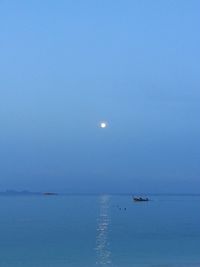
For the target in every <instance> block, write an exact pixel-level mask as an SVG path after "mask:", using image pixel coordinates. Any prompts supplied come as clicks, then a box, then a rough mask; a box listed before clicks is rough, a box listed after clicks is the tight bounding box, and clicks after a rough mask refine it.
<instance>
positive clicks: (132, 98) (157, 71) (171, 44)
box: [0, 0, 200, 193]
mask: <svg viewBox="0 0 200 267" xmlns="http://www.w3.org/2000/svg"><path fill="white" fill-rule="evenodd" d="M199 10H200V1H198V0H191V1H186V0H176V1H171V0H169V1H158V0H153V1H140V0H136V1H132V0H127V1H122V0H120V1H113V0H111V1H105V0H103V1H91V0H86V1H79V0H75V1H64V0H61V1H59V2H55V1H52V0H48V1H47V0H44V1H39V0H34V1H33V0H30V1H28V2H27V1H25V0H19V1H14V0H11V1H1V2H0V31H1V49H0V57H1V63H0V71H1V79H0V122H1V127H0V159H1V160H0V177H1V179H0V190H5V189H9V188H11V189H16V190H24V189H28V190H30V191H58V192H68V193H70V192H74V191H78V192H82V193H84V192H87V193H92V192H112V193H115V192H121V193H124V192H129V191H131V192H154V193H159V192H162V193H166V192H171V193H174V192H176V193H184V192H190V193H191V192H193V193H199V188H200V179H199V177H200V164H199V160H200V152H199V151H200V139H199V136H200V123H199V114H200V105H199V103H200V90H199V88H200V75H199V68H200V50H199V47H200V35H199V25H200V16H199ZM100 121H107V122H108V127H107V128H105V129H102V128H100V127H99V123H100Z"/></svg>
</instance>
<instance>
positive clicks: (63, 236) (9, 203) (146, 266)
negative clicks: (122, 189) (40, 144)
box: [0, 195, 200, 267]
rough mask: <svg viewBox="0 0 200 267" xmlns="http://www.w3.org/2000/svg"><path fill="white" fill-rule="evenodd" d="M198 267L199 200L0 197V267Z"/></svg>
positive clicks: (181, 197) (187, 197) (173, 197)
mask: <svg viewBox="0 0 200 267" xmlns="http://www.w3.org/2000/svg"><path fill="white" fill-rule="evenodd" d="M100 266H105V267H106V266H108V267H111V266H112V267H136V266H137V267H159V266H160V267H186V266H189V267H190V266H191V267H197V266H198V267H199V266H200V196H194V195H151V196H150V201H149V202H134V201H133V200H132V196H131V195H58V196H42V195H41V196H39V195H38V196H11V195H10V196H0V267H100Z"/></svg>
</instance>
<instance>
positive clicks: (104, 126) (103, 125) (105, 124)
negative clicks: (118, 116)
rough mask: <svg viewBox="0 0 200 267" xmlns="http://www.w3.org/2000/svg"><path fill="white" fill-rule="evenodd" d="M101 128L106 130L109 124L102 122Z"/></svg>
mask: <svg viewBox="0 0 200 267" xmlns="http://www.w3.org/2000/svg"><path fill="white" fill-rule="evenodd" d="M99 126H100V128H103V129H104V128H106V127H107V126H108V124H107V122H105V121H102V122H100V124H99Z"/></svg>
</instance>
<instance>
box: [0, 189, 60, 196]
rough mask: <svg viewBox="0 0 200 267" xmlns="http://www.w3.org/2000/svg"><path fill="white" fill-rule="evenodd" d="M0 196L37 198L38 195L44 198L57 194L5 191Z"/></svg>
mask: <svg viewBox="0 0 200 267" xmlns="http://www.w3.org/2000/svg"><path fill="white" fill-rule="evenodd" d="M0 195H2V196H35V195H36V196H39V195H44V196H55V195H58V193H55V192H31V191H28V190H22V191H17V190H6V191H2V192H0Z"/></svg>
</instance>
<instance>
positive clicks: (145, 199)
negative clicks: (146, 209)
mask: <svg viewBox="0 0 200 267" xmlns="http://www.w3.org/2000/svg"><path fill="white" fill-rule="evenodd" d="M133 200H134V201H149V198H148V197H133Z"/></svg>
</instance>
